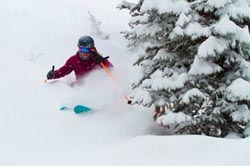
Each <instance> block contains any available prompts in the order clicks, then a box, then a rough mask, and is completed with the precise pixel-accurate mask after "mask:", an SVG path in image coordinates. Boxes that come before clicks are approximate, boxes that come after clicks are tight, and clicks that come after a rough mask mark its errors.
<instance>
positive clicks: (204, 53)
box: [198, 36, 228, 58]
mask: <svg viewBox="0 0 250 166" xmlns="http://www.w3.org/2000/svg"><path fill="white" fill-rule="evenodd" d="M227 48H228V44H227V42H226V41H225V40H224V39H218V38H216V37H214V36H210V37H209V38H208V39H207V40H205V41H204V42H203V43H202V44H201V45H200V47H199V49H198V57H199V58H206V57H208V56H212V57H216V55H217V54H221V53H222V52H223V51H225V50H226V49H227Z"/></svg>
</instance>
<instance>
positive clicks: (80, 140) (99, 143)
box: [0, 0, 250, 166]
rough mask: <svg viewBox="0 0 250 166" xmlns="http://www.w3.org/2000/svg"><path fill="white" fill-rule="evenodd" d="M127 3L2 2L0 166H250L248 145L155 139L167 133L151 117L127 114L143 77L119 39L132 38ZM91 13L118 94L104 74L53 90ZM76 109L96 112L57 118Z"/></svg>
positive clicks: (193, 138)
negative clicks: (54, 73)
mask: <svg viewBox="0 0 250 166" xmlns="http://www.w3.org/2000/svg"><path fill="white" fill-rule="evenodd" d="M119 2H120V1H119V0H110V1H98V0H93V1H86V0H60V1H59V0H36V1H34V0H22V1H17V0H1V2H0V20H1V28H0V36H1V37H0V52H1V54H0V57H1V61H0V75H1V78H2V79H1V82H0V92H1V94H0V96H1V101H2V102H1V111H0V156H1V157H0V165H3V166H34V165H35V166H71V165H72V166H78V165H79V166H80V165H89V166H100V165H102V166H103V165H107V166H119V165H122V166H123V165H124V166H128V165H131V166H132V165H136V166H137V165H144V166H149V165H150V166H161V165H176V166H177V165H178V166H186V165H190V166H191V165H192V166H195V165H197V166H200V165H218V166H219V165H225V166H234V165H240V166H248V165H249V163H250V160H249V158H248V156H249V155H250V150H249V147H250V139H249V138H248V139H244V140H238V139H215V138H210V137H203V136H164V137H159V136H153V134H159V133H160V132H162V131H161V129H157V130H156V128H157V126H156V124H155V123H154V122H153V121H152V116H153V112H152V110H147V109H144V108H142V107H136V106H129V105H127V104H126V102H125V101H124V99H123V95H124V94H127V93H129V92H130V87H129V85H130V80H132V78H133V77H134V74H135V72H132V71H133V68H132V67H131V63H132V62H133V56H130V54H131V53H128V52H127V50H126V44H127V43H126V42H127V41H126V40H125V39H123V37H122V36H121V35H120V34H119V32H120V31H122V30H124V29H126V28H128V27H127V22H128V15H127V13H126V12H122V11H119V10H117V9H116V8H115V6H116V5H117V4H118V3H119ZM88 11H90V12H91V13H92V14H93V15H95V16H96V18H97V19H99V20H101V21H102V28H103V30H104V31H105V32H106V33H108V34H109V35H110V39H109V40H101V39H98V38H96V46H97V49H98V50H99V51H100V52H101V53H102V54H103V55H105V56H110V61H111V62H112V63H113V64H114V66H115V69H114V71H113V73H114V76H115V77H116V78H117V80H118V86H116V85H114V83H113V82H112V81H111V80H110V79H109V78H108V77H107V75H106V73H104V72H103V71H101V70H100V71H96V72H94V73H93V74H91V75H90V76H89V77H88V78H86V80H85V83H84V86H83V87H76V88H72V87H70V86H69V84H70V83H71V82H72V81H73V80H74V76H73V75H71V76H69V77H66V78H63V79H61V80H59V81H50V82H48V83H47V84H45V83H44V82H43V81H44V79H45V76H46V73H47V72H48V71H49V70H50V69H51V66H52V65H55V66H56V68H58V67H60V66H61V65H63V64H64V62H65V60H66V59H67V58H68V57H69V56H71V55H73V54H74V53H75V52H76V41H77V39H78V38H79V37H80V36H81V35H85V34H89V33H90V31H91V27H90V26H89V25H90V23H89V20H88V19H89V15H88ZM104 13H105V14H104ZM78 102H84V103H83V104H87V105H90V106H91V107H93V108H95V111H94V112H90V113H87V114H82V115H75V114H74V113H73V112H72V111H70V110H67V111H60V110H59V108H60V106H62V105H65V104H76V103H78ZM150 135H151V136H150Z"/></svg>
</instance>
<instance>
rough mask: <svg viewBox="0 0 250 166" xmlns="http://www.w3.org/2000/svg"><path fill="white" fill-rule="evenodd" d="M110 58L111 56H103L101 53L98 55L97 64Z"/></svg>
mask: <svg viewBox="0 0 250 166" xmlns="http://www.w3.org/2000/svg"><path fill="white" fill-rule="evenodd" d="M108 58H109V57H108V56H107V57H104V58H103V57H102V56H101V55H96V57H95V60H96V63H97V64H100V63H101V62H102V61H104V60H105V59H108Z"/></svg>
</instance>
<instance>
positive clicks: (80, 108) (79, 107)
mask: <svg viewBox="0 0 250 166" xmlns="http://www.w3.org/2000/svg"><path fill="white" fill-rule="evenodd" d="M60 110H61V111H64V110H73V111H74V112H75V113H76V114H79V113H85V112H90V111H92V110H93V109H92V108H90V107H87V106H84V105H76V106H74V107H73V108H70V107H67V106H63V107H61V108H60Z"/></svg>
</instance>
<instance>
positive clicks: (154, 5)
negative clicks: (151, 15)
mask: <svg viewBox="0 0 250 166" xmlns="http://www.w3.org/2000/svg"><path fill="white" fill-rule="evenodd" d="M153 9H156V10H158V12H159V13H160V14H163V13H170V14H178V15H179V14H181V13H188V12H189V11H190V10H191V9H190V4H189V3H188V2H187V1H184V0H179V1H170V0H145V1H144V3H143V5H142V6H141V11H142V12H147V11H150V10H153Z"/></svg>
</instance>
